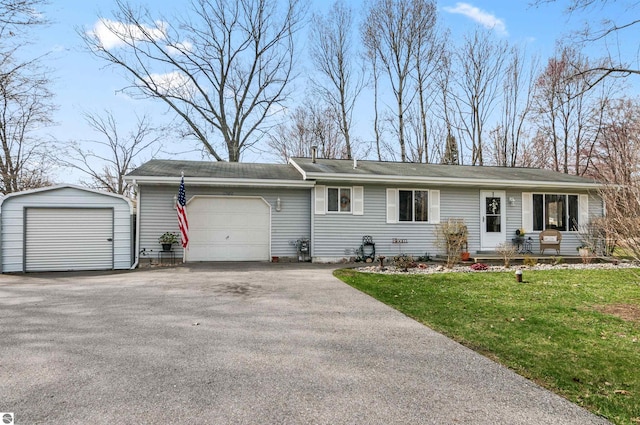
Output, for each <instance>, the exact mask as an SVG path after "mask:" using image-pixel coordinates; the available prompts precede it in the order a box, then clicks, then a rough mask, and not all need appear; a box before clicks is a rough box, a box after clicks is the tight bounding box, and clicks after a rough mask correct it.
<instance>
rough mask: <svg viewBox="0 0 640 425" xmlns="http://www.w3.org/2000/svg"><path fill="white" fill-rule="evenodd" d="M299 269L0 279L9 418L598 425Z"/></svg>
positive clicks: (321, 269) (214, 268)
mask: <svg viewBox="0 0 640 425" xmlns="http://www.w3.org/2000/svg"><path fill="white" fill-rule="evenodd" d="M332 270H333V268H332V267H329V266H321V265H312V264H301V265H298V264H293V265H291V264H209V265H197V266H181V267H176V268H167V269H153V270H140V271H134V272H125V273H111V274H108V273H94V274H73V273H65V274H33V275H16V276H0V412H13V413H15V423H16V424H19V425H22V424H174V423H179V424H410V423H411V424H510V425H511V424H535V425H540V424H580V425H584V424H602V423H608V422H606V421H604V420H603V419H601V418H598V417H596V416H593V415H591V414H589V413H588V412H586V411H585V410H583V409H581V408H579V407H577V406H576V405H574V404H572V403H569V402H568V401H566V400H564V399H562V398H560V397H558V396H555V395H553V394H552V393H550V392H548V391H546V390H543V389H541V388H540V387H538V386H536V385H534V384H533V383H531V382H529V381H527V380H525V379H524V378H521V377H519V376H518V375H516V374H514V373H512V372H511V371H509V370H507V369H505V368H504V367H501V366H499V365H497V364H495V363H493V362H491V361H489V360H488V359H486V358H484V357H482V356H480V355H478V354H475V353H474V352H472V351H470V350H468V349H466V348H464V347H462V346H460V345H459V344H457V343H455V342H453V341H451V340H449V339H447V338H445V337H444V336H442V335H440V334H437V333H435V332H433V331H431V330H430V329H428V328H426V327H424V326H422V325H420V324H418V323H417V322H415V321H413V320H411V319H409V318H407V317H405V316H404V315H402V314H400V313H398V312H396V311H395V310H392V309H391V308H389V307H386V306H385V305H382V304H380V303H378V302H377V301H375V300H373V299H372V298H370V297H368V296H367V295H364V294H362V293H360V292H358V291H356V290H355V289H352V288H350V287H349V286H347V285H345V284H343V283H342V282H340V281H338V280H337V279H335V278H334V277H333V276H332V274H331V273H332Z"/></svg>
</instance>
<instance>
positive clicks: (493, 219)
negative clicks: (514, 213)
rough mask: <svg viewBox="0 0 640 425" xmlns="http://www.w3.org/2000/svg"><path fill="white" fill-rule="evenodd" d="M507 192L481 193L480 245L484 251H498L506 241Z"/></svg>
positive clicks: (489, 191) (488, 191)
mask: <svg viewBox="0 0 640 425" xmlns="http://www.w3.org/2000/svg"><path fill="white" fill-rule="evenodd" d="M505 206H506V205H505V192H504V191H503V190H493V191H491V190H487V191H481V192H480V213H481V218H480V243H481V245H482V249H483V250H489V249H496V247H497V246H498V245H500V244H501V243H504V242H505V240H506V214H505Z"/></svg>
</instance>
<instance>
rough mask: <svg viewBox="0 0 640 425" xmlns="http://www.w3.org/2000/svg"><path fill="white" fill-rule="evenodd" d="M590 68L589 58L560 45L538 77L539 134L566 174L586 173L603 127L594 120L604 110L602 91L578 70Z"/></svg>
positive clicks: (555, 165)
mask: <svg viewBox="0 0 640 425" xmlns="http://www.w3.org/2000/svg"><path fill="white" fill-rule="evenodd" d="M589 68H590V62H589V60H588V58H586V57H585V56H584V55H582V54H581V53H580V52H579V51H577V50H576V49H574V48H573V47H568V46H560V47H559V49H558V52H557V54H556V55H555V56H554V57H553V58H551V59H549V61H548V63H547V66H546V67H545V69H544V70H543V72H542V73H541V75H540V76H539V77H538V79H537V82H536V94H535V109H536V111H535V113H536V120H537V123H538V126H539V127H538V128H539V131H538V136H539V137H541V138H542V140H545V144H546V146H547V149H548V152H551V155H549V154H548V153H547V156H551V158H552V160H553V165H552V169H554V170H555V171H560V172H563V173H570V172H571V173H573V174H577V175H582V174H584V173H585V171H586V168H587V164H588V157H589V152H590V151H591V150H592V148H593V144H594V143H595V141H596V139H597V137H598V132H599V126H598V125H597V124H595V125H594V119H596V118H597V117H598V116H601V114H602V113H603V107H604V103H603V101H602V99H604V98H606V97H607V90H608V88H607V87H606V86H602V91H594V90H591V91H589V90H588V89H589V88H590V87H589V83H588V81H587V80H586V79H585V78H582V76H580V75H577V74H576V73H575V70H576V69H581V70H586V69H589Z"/></svg>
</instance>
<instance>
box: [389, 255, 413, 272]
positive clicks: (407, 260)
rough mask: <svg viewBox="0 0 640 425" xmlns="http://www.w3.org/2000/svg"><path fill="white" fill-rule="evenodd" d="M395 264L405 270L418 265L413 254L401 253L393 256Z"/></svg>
mask: <svg viewBox="0 0 640 425" xmlns="http://www.w3.org/2000/svg"><path fill="white" fill-rule="evenodd" d="M393 265H394V266H395V267H396V268H398V269H400V270H403V271H405V272H406V271H407V270H408V269H412V268H415V267H418V263H416V262H415V260H414V259H413V257H412V256H410V255H406V254H401V255H396V256H395V257H393Z"/></svg>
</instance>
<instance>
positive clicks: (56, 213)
mask: <svg viewBox="0 0 640 425" xmlns="http://www.w3.org/2000/svg"><path fill="white" fill-rule="evenodd" d="M25 215H26V217H25V226H26V229H25V271H29V272H35V271H64V270H108V269H112V268H113V209H111V208H27V209H26V212H25Z"/></svg>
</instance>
